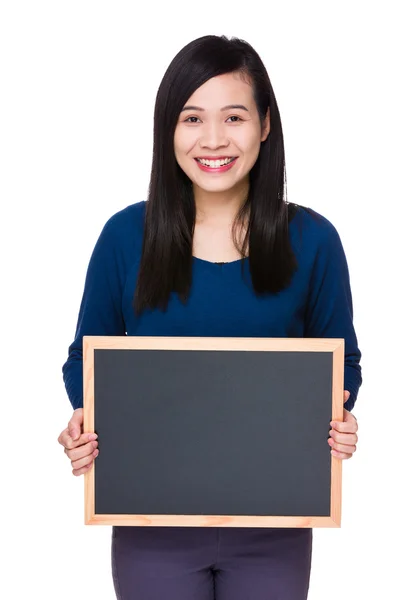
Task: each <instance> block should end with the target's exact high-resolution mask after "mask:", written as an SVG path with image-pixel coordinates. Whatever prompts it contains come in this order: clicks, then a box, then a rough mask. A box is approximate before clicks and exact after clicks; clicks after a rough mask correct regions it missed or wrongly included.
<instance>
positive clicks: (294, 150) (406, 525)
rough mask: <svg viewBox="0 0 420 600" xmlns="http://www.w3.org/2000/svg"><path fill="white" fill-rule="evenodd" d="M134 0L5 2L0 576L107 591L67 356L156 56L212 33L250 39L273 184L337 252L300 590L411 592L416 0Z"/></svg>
mask: <svg viewBox="0 0 420 600" xmlns="http://www.w3.org/2000/svg"><path fill="white" fill-rule="evenodd" d="M142 5H143V3H142V2H140V1H138V2H124V1H119V2H109V1H104V0H103V1H102V2H99V1H90V0H83V1H78V0H73V1H72V2H70V1H60V0H55V1H50V2H47V1H45V0H44V1H43V0H38V1H37V2H29V1H28V2H22V1H19V0H8V1H7V0H6V1H3V2H2V3H1V9H0V10H1V12H0V61H1V72H0V85H1V94H0V103H1V107H0V109H1V110H0V119H1V130H0V144H1V149H0V150H1V156H0V159H1V161H0V169H1V178H0V184H1V190H0V192H1V196H0V199H1V221H0V227H1V230H0V231H1V236H0V238H1V264H2V271H1V289H2V293H1V303H2V307H1V316H2V328H1V334H2V356H3V358H2V361H1V365H2V377H1V402H2V404H1V406H2V412H1V417H2V418H1V434H2V435H1V443H2V454H1V456H2V468H1V475H2V489H3V492H2V495H1V502H2V507H1V508H2V512H1V514H2V517H3V523H2V527H1V533H0V540H1V542H0V543H1V550H2V554H3V559H2V567H3V569H2V570H3V574H2V577H1V580H0V595H1V596H2V597H4V598H7V599H8V600H9V599H10V600H12V599H19V600H20V599H24V598H25V599H26V598H33V597H37V598H43V599H50V598H51V599H57V598H60V599H62V600H74V598H79V599H81V600H85V599H88V598H100V599H101V600H108V599H109V600H111V599H112V598H114V593H113V587H112V580H111V571H110V529H109V528H106V527H93V526H91V527H86V526H84V524H83V501H84V499H83V480H82V479H76V478H74V477H73V476H72V475H71V469H70V464H69V461H68V459H67V458H66V457H65V455H64V453H63V452H62V449H61V447H59V446H58V444H57V441H56V440H57V436H58V434H59V433H60V431H61V430H62V429H63V428H64V427H65V426H66V423H67V421H68V419H69V418H70V416H71V413H72V410H71V406H70V403H69V402H68V400H67V397H66V394H65V391H64V386H63V383H62V378H61V366H62V364H63V362H64V361H65V359H66V355H67V347H68V345H69V344H70V343H71V341H72V339H73V335H74V330H75V325H76V318H77V312H78V308H79V302H80V299H81V294H82V289H83V283H84V277H85V273H86V267H87V262H88V260H89V257H90V254H91V251H92V249H93V245H94V243H95V241H96V239H97V237H98V235H99V232H100V230H101V229H102V226H103V225H104V223H105V221H106V220H107V219H108V218H109V217H110V216H111V215H112V214H114V213H115V212H116V211H118V210H120V209H121V208H123V207H125V206H127V205H128V204H131V203H133V202H136V201H138V200H142V199H144V198H145V197H146V193H147V186H148V178H149V169H150V159H151V147H152V125H153V123H152V121H153V107H154V100H155V94H156V91H157V87H158V85H159V83H160V80H161V78H162V76H163V74H164V71H165V69H166V67H167V66H168V64H169V62H170V61H171V59H172V58H173V56H174V55H175V53H176V52H178V50H180V49H181V48H182V46H183V45H185V44H186V43H188V42H189V41H191V40H192V39H194V38H196V37H199V36H201V35H205V34H209V33H214V34H226V35H228V36H232V35H236V36H238V37H242V38H243V39H246V40H247V41H249V42H250V43H251V44H253V45H254V47H255V48H256V50H257V51H258V52H259V54H260V55H261V57H262V59H263V61H264V62H265V64H266V67H267V69H268V71H269V73H270V76H271V79H272V83H273V86H274V89H275V92H276V96H277V100H278V103H279V107H280V112H281V116H282V120H283V127H284V134H285V147H286V160H287V173H288V183H289V200H290V201H291V202H297V203H300V204H304V205H309V206H311V207H313V208H314V209H316V210H317V211H319V212H321V213H322V214H324V215H325V216H326V217H327V218H328V219H329V220H331V221H332V222H333V224H334V225H335V226H336V227H337V229H338V231H339V233H340V235H341V238H342V241H343V244H344V247H345V251H346V254H347V259H348V263H349V267H350V274H351V283H352V290H353V299H354V312H355V325H356V330H357V334H358V338H359V343H360V347H361V350H362V352H363V359H362V360H363V362H362V365H363V375H364V384H363V386H362V388H361V391H360V394H359V400H358V403H357V405H356V408H355V411H354V412H355V414H356V416H357V417H358V419H359V424H360V442H359V447H358V451H357V453H356V455H355V457H354V458H353V459H352V460H351V461H348V462H346V463H345V464H344V478H343V522H342V528H341V529H334V530H332V529H330V530H317V531H316V532H315V544H314V556H313V570H312V580H311V588H310V594H309V598H310V600H325V598H326V597H340V600H350V599H351V600H354V598H356V597H357V598H362V599H365V598H366V599H368V598H369V599H371V598H375V599H376V598H378V599H382V598H404V599H411V598H414V597H415V596H416V593H417V592H418V563H419V551H418V540H419V533H420V532H419V525H418V519H417V516H418V513H419V506H420V498H419V495H418V493H417V492H415V489H414V488H415V485H414V484H415V482H416V480H418V475H419V461H418V447H419V442H418V440H419V421H418V411H417V406H418V403H419V392H418V385H417V382H418V370H419V369H418V364H417V363H418V339H419V334H420V331H419V325H418V310H419V300H418V295H416V293H415V289H417V288H418V275H419V270H418V259H419V251H418V237H419V236H418V226H417V222H416V219H415V216H414V210H415V209H417V206H416V205H417V204H418V202H419V199H420V195H419V184H418V176H419V169H418V163H419V158H420V157H419V134H420V127H419V116H418V113H419V106H420V96H419V92H418V87H417V86H418V79H419V77H418V58H419V52H420V48H419V45H418V38H419V36H418V25H416V19H415V5H416V2H414V1H413V2H408V1H403V0H400V1H399V2H388V1H386V0H382V2H379V1H378V2H375V1H369V0H365V1H363V2H362V1H353V2H347V3H343V2H337V1H335V2H333V1H331V2H326V1H324V0H318V1H317V2H313V1H308V2H302V1H299V0H289V1H281V0H277V1H276V2H274V1H273V2H255V1H254V2H245V1H241V2H233V3H230V2H225V3H221V2H218V3H212V2H192V3H186V2H182V3H173V4H170V3H169V2H167V3H165V2H159V1H155V2H152V3H144V7H145V8H144V7H142ZM274 11H275V16H274ZM416 38H417V39H416ZM416 56H417V57H416ZM5 555H6V561H5V559H4V556H5ZM232 600H236V599H232ZM239 600H240V599H239ZM261 600H264V599H261Z"/></svg>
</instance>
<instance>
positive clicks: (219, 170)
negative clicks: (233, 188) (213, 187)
mask: <svg viewBox="0 0 420 600" xmlns="http://www.w3.org/2000/svg"><path fill="white" fill-rule="evenodd" d="M197 158H201V159H205V160H220V159H223V158H233V157H232V156H219V158H218V159H217V158H216V157H215V156H213V157H211V158H210V157H208V156H199V157H197ZM197 158H195V159H194V162H195V164H196V165H197V166H198V168H199V169H201V170H202V171H204V172H205V173H225V172H226V171H229V170H230V169H231V168H232V167H234V166H235V165H236V161H237V160H238V157H237V156H235V158H234V159H233V160H232V162H230V163H229V164H227V165H223V166H221V167H207V166H206V165H202V164H201V163H200V162H199V161H198V160H197Z"/></svg>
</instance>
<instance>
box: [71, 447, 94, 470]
mask: <svg viewBox="0 0 420 600" xmlns="http://www.w3.org/2000/svg"><path fill="white" fill-rule="evenodd" d="M98 454H99V450H98V449H96V450H95V451H94V452H93V453H91V454H89V455H88V456H85V457H84V458H81V459H79V460H72V461H71V466H72V467H73V470H75V471H78V470H80V469H82V468H83V467H86V465H89V464H90V463H91V462H93V461H94V460H95V458H96V457H97V456H98Z"/></svg>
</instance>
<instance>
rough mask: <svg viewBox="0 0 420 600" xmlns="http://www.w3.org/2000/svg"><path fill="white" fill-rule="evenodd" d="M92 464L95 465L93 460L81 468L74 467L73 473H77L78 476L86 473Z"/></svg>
mask: <svg viewBox="0 0 420 600" xmlns="http://www.w3.org/2000/svg"><path fill="white" fill-rule="evenodd" d="M92 465H93V461H92V462H91V463H89V464H88V465H86V466H85V467H83V468H81V469H73V475H76V477H79V476H80V475H84V474H85V473H87V472H88V471H89V469H91V468H92Z"/></svg>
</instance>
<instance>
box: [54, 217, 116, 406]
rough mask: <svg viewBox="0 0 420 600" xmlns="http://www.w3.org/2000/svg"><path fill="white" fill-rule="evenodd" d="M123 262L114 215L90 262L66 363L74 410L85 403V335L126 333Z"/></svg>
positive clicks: (64, 366)
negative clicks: (123, 311)
mask: <svg viewBox="0 0 420 600" xmlns="http://www.w3.org/2000/svg"><path fill="white" fill-rule="evenodd" d="M124 280H125V277H124V262H123V260H122V256H121V249H120V248H119V245H118V243H117V240H116V235H115V223H114V218H111V219H110V220H109V221H108V222H107V223H106V225H105V227H104V228H103V230H102V232H101V235H100V236H99V239H98V241H97V242H96V245H95V248H94V250H93V253H92V256H91V259H90V261H89V265H88V269H87V274H86V280H85V286H84V291H83V296H82V301H81V306H80V310H79V316H78V320H77V327H76V335H75V339H74V341H73V343H72V344H71V346H70V347H69V352H68V358H67V360H66V362H65V363H64V365H63V379H64V384H65V388H66V391H67V394H68V397H69V400H70V402H71V404H72V406H73V408H74V409H76V408H81V407H82V406H83V336H85V335H125V324H124V318H123V314H122V293H123V286H124Z"/></svg>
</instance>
